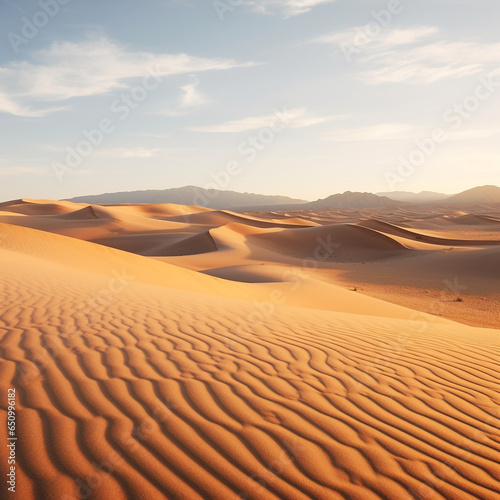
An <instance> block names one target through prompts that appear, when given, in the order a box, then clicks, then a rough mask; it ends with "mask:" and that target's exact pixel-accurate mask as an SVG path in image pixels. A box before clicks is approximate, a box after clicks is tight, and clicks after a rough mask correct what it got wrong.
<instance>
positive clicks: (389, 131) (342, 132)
mask: <svg viewBox="0 0 500 500" xmlns="http://www.w3.org/2000/svg"><path fill="white" fill-rule="evenodd" d="M415 133H416V129H415V127H413V126H411V125H408V124H405V123H380V124H378V125H372V126H367V127H356V128H350V129H336V130H332V131H330V132H328V133H327V134H324V135H323V136H322V139H324V140H327V141H331V142H358V141H363V142H365V141H390V140H396V139H404V138H412V137H413V136H414V135H415Z"/></svg>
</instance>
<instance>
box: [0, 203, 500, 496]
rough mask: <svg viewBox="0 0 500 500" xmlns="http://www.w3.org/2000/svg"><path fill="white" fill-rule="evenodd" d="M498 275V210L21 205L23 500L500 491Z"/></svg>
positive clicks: (11, 322)
mask: <svg viewBox="0 0 500 500" xmlns="http://www.w3.org/2000/svg"><path fill="white" fill-rule="evenodd" d="M499 263H500V206H497V205H494V204H490V205H476V206H473V207H467V208H464V209H463V210H456V209H455V208H451V207H449V206H440V205H435V206H426V207H411V208H407V207H406V208H404V209H401V208H399V209H382V208H379V209H372V210H368V209H366V210H361V211H360V210H343V211H332V210H314V211H311V210H307V211H305V210H298V211H294V212H253V213H246V214H240V213H235V212H231V211H223V210H208V209H205V208H202V207H196V206H180V205H171V204H162V205H106V206H105V205H87V204H77V203H71V202H61V201H52V200H27V199H23V200H15V201H12V202H6V203H2V204H0V267H1V271H0V277H1V279H0V295H1V302H0V336H1V337H0V338H1V344H0V346H1V351H0V370H1V374H2V376H1V378H0V380H1V384H2V391H3V392H2V394H7V390H8V388H10V387H14V388H15V389H16V394H17V431H16V432H17V436H18V441H17V447H16V458H17V464H18V465H17V491H16V494H17V496H18V498H22V499H23V500H24V499H41V500H42V499H69V498H72V499H73V498H75V499H79V498H80V499H156V498H158V499H163V498H172V499H237V498H248V499H283V498H284V499H311V498H314V499H403V500H406V499H408V500H410V499H412V500H414V499H474V498H475V499H498V498H500V383H499V372H500V369H499V366H500V365H499V362H500V307H499V306H500V290H499V288H498V283H499V278H500V266H499ZM6 408H7V402H6V400H5V398H3V404H2V410H1V413H2V419H3V423H2V425H4V426H5V420H6ZM1 455H2V457H1V462H0V463H1V466H0V470H1V472H2V474H4V476H3V477H6V476H5V474H7V459H6V455H7V451H6V448H5V446H2V453H1Z"/></svg>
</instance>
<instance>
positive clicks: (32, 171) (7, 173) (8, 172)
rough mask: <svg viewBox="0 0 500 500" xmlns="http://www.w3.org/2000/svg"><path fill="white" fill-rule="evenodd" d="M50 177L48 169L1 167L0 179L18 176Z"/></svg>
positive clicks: (20, 166)
mask: <svg viewBox="0 0 500 500" xmlns="http://www.w3.org/2000/svg"><path fill="white" fill-rule="evenodd" d="M28 174H29V175H48V169H47V168H46V167H29V166H22V165H19V166H8V167H0V177H11V176H12V177H15V176H18V175H28Z"/></svg>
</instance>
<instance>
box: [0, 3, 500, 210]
mask: <svg viewBox="0 0 500 500" xmlns="http://www.w3.org/2000/svg"><path fill="white" fill-rule="evenodd" d="M0 1H1V3H0V13H1V15H0V31H1V36H2V38H1V40H2V43H1V44H0V58H1V59H0V121H1V126H2V134H1V135H0V144H1V150H0V200H8V199H14V198H19V197H30V198H68V197H72V196H76V195H83V194H94V193H102V192H114V191H124V190H136V189H164V188H169V187H179V186H184V185H188V184H194V185H197V186H202V187H206V186H209V187H219V188H221V189H231V190H235V191H250V192H258V193H264V194H285V195H290V196H294V197H299V198H305V199H316V198H319V197H326V196H328V195H330V194H333V193H336V192H343V191H345V190H355V191H372V192H377V191H391V190H407V191H421V190H436V191H442V192H446V193H453V192H458V191H462V190H464V189H467V188H470V187H473V186H477V185H483V184H499V183H500V182H499V180H500V140H499V139H500V128H499V127H498V117H499V116H500V36H499V31H498V19H499V18H500V2H498V0H429V1H427V0H418V1H416V0H413V1H412V0H385V1H363V0H337V1H334V0H333V1H332V0H215V1H214V2H212V1H210V0H163V1H161V0H141V1H139V0H136V1H132V0H120V1H116V0H106V1H104V0H99V1H97V0H85V1H83V0H40V1H37V2H35V1H28V0H0Z"/></svg>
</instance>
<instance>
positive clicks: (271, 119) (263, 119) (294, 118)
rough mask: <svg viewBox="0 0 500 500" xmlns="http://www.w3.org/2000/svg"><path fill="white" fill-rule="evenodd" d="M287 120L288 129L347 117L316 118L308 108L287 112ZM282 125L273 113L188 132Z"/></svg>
mask: <svg viewBox="0 0 500 500" xmlns="http://www.w3.org/2000/svg"><path fill="white" fill-rule="evenodd" d="M284 116H285V119H286V121H287V127H288V128H303V127H309V126H311V125H316V124H318V123H325V122H330V121H334V120H342V119H345V118H346V116H345V115H337V116H314V115H308V114H307V109H306V108H294V109H289V110H286V111H285V114H284ZM277 120H278V124H280V115H279V113H276V112H275V113H272V114H270V115H264V116H249V117H247V118H242V119H240V120H232V121H228V122H224V123H220V124H217V125H208V126H206V127H190V128H189V129H188V130H191V131H194V132H214V133H237V132H246V131H249V130H257V129H260V128H264V127H269V126H272V125H275V124H276V123H277Z"/></svg>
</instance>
